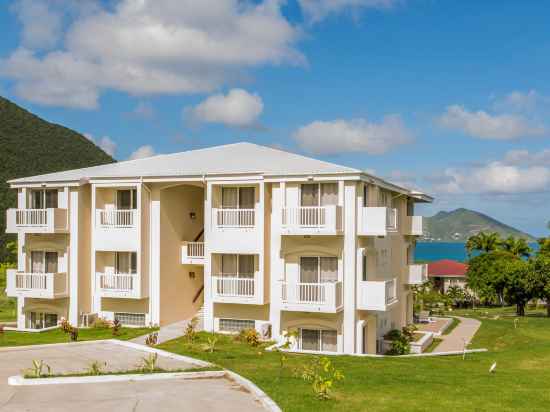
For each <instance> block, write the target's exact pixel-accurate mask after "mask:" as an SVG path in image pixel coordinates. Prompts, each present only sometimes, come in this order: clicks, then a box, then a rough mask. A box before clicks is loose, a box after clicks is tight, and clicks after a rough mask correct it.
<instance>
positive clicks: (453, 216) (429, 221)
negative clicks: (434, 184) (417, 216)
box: [423, 208, 536, 242]
mask: <svg viewBox="0 0 550 412" xmlns="http://www.w3.org/2000/svg"><path fill="white" fill-rule="evenodd" d="M479 232H496V233H498V234H499V235H500V236H501V237H508V236H514V237H519V238H524V239H526V240H527V241H529V242H534V241H535V240H536V239H535V238H534V237H533V236H531V235H529V234H528V233H525V232H522V231H521V230H518V229H516V228H514V227H512V226H509V225H507V224H504V223H502V222H499V221H498V220H496V219H494V218H492V217H490V216H487V215H485V214H483V213H479V212H476V211H474V210H469V209H465V208H460V209H456V210H453V211H450V212H444V211H441V212H438V213H436V214H435V215H434V216H432V217H426V218H424V238H423V240H429V241H438V242H465V241H466V240H468V238H469V237H470V236H472V235H475V234H477V233H479Z"/></svg>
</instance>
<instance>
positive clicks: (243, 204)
mask: <svg viewBox="0 0 550 412" xmlns="http://www.w3.org/2000/svg"><path fill="white" fill-rule="evenodd" d="M254 196H255V195H254V188H253V187H248V186H245V187H233V186H222V209H254V203H255V199H254Z"/></svg>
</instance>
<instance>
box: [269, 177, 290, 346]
mask: <svg viewBox="0 0 550 412" xmlns="http://www.w3.org/2000/svg"><path fill="white" fill-rule="evenodd" d="M285 190H286V185H285V182H281V183H280V184H278V185H277V184H276V183H274V184H273V186H272V190H271V222H270V225H271V242H270V248H271V250H270V258H271V270H270V274H271V288H270V299H269V321H270V323H271V335H272V337H273V339H278V338H279V337H280V335H281V286H282V284H281V282H282V280H283V279H284V260H283V258H282V256H281V222H282V220H281V219H282V208H283V207H284V197H285Z"/></svg>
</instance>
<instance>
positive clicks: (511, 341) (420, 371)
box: [159, 308, 550, 412]
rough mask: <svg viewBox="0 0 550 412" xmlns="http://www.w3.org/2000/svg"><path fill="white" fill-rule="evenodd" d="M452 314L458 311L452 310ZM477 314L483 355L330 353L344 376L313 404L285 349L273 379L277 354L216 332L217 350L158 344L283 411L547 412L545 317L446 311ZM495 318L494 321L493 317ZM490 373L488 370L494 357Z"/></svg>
mask: <svg viewBox="0 0 550 412" xmlns="http://www.w3.org/2000/svg"><path fill="white" fill-rule="evenodd" d="M457 312H458V313H457ZM466 312H469V315H470V316H474V317H478V318H480V319H481V320H482V326H481V328H480V330H479V331H478V333H477V334H476V336H475V338H474V339H473V342H472V345H471V347H473V348H488V349H489V351H490V352H488V353H474V354H468V355H467V356H466V359H465V360H462V357H461V356H445V357H425V358H382V359H380V358H360V357H351V356H337V357H331V359H332V360H333V363H334V365H335V366H336V367H337V368H338V369H339V370H341V371H342V372H343V374H344V376H345V379H344V381H342V382H338V383H336V384H335V386H334V393H333V399H331V400H328V401H319V400H317V399H316V398H315V397H314V394H313V392H312V390H311V387H310V385H309V384H308V383H306V382H304V381H302V380H301V379H299V378H296V377H294V376H293V370H294V369H298V370H299V369H300V368H301V367H302V366H303V365H304V364H306V362H308V361H309V359H311V356H309V355H297V354H289V355H288V360H287V361H286V366H285V368H284V369H283V371H282V373H281V377H280V378H279V377H278V376H279V354H277V353H273V352H265V351H264V350H263V349H264V347H259V348H251V347H249V346H248V345H247V344H246V343H239V342H235V341H234V340H233V339H232V338H231V337H228V336H219V340H218V342H217V344H216V350H215V351H214V352H213V353H207V352H204V349H203V346H202V345H203V344H204V343H206V339H207V337H208V336H210V335H209V334H207V333H200V334H199V337H198V340H197V342H196V343H193V344H189V343H186V341H185V340H184V339H177V340H174V341H170V342H166V343H164V344H162V345H159V348H161V349H165V350H168V351H171V352H175V353H179V354H183V355H188V356H192V357H195V358H199V359H204V360H207V361H210V362H213V363H215V364H217V365H219V366H222V367H224V368H227V369H230V370H233V371H235V372H237V373H238V374H240V375H242V376H244V377H246V378H248V379H250V380H252V381H253V382H254V383H256V384H257V385H258V386H259V387H260V388H262V389H263V390H264V391H265V392H266V393H267V394H268V395H269V396H271V397H272V398H273V399H274V400H275V402H277V403H278V404H279V406H281V408H282V409H283V410H284V411H312V410H315V411H316V412H322V411H346V412H351V411H365V410H368V411H369V412H371V411H392V412H393V411H396V410H404V411H426V410H433V411H437V410H449V411H455V410H467V411H472V410H475V411H495V410H499V411H518V410H529V411H547V410H548V404H549V402H550V391H548V389H547V383H548V382H549V381H550V368H549V367H548V365H549V364H550V319H547V318H545V317H542V316H541V315H540V313H539V312H537V311H533V312H529V316H527V317H525V318H524V319H521V320H520V321H519V327H518V328H515V327H514V318H515V317H514V316H513V315H512V316H510V315H509V314H510V312H512V313H513V308H512V309H510V308H504V309H501V308H498V309H497V310H490V311H489V312H490V317H487V315H485V313H484V312H485V310H479V311H476V312H474V311H472V310H470V311H464V312H459V311H456V312H453V314H461V315H463V316H465V315H466ZM495 316H498V318H497V319H494V317H495ZM495 361H496V362H497V368H496V372H495V373H494V374H490V373H489V368H490V366H491V365H492V364H493V362H495Z"/></svg>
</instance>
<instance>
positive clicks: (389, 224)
mask: <svg viewBox="0 0 550 412" xmlns="http://www.w3.org/2000/svg"><path fill="white" fill-rule="evenodd" d="M386 229H387V230H389V231H395V230H397V209H394V208H391V207H388V208H386Z"/></svg>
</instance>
